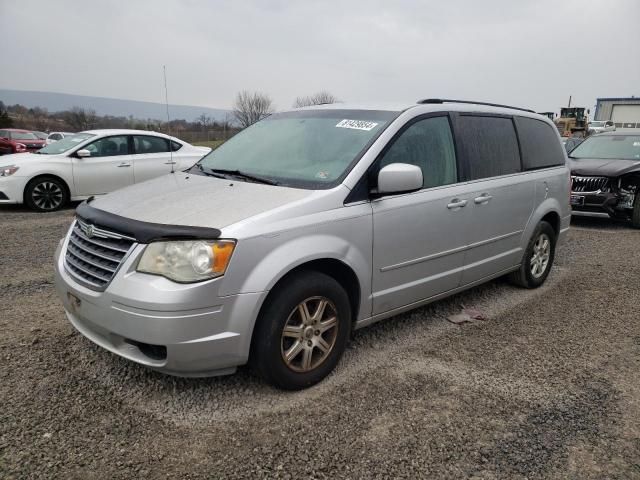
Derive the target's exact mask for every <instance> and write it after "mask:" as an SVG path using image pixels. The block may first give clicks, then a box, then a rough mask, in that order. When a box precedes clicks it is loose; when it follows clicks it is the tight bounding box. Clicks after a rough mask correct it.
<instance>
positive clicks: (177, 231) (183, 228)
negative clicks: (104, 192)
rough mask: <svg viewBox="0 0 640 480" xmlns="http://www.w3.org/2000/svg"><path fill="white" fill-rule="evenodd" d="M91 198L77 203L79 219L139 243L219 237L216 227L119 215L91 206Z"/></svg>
mask: <svg viewBox="0 0 640 480" xmlns="http://www.w3.org/2000/svg"><path fill="white" fill-rule="evenodd" d="M91 200H93V197H91V198H89V199H88V200H87V201H86V202H82V203H81V204H80V205H78V208H77V209H76V215H77V216H78V217H79V218H80V219H82V220H83V221H85V222H87V223H91V224H95V225H98V226H100V227H102V228H105V229H106V230H111V231H113V232H118V233H121V234H123V235H126V236H128V237H132V238H135V239H136V241H137V242H139V243H151V242H157V241H160V240H196V239H197V240H214V239H216V238H219V237H220V233H221V232H220V230H218V229H217V228H206V227H192V226H188V225H164V224H162V223H151V222H143V221H140V220H133V219H131V218H126V217H121V216H120V215H116V214H115V213H110V212H105V211H104V210H99V209H97V208H94V207H92V206H91V205H89V203H90V202H91Z"/></svg>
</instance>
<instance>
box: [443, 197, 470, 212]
mask: <svg viewBox="0 0 640 480" xmlns="http://www.w3.org/2000/svg"><path fill="white" fill-rule="evenodd" d="M466 204H467V201H466V200H460V199H459V198H454V199H453V200H451V202H450V203H449V204H447V208H448V209H449V210H453V209H455V208H462V207H464V206H465V205H466Z"/></svg>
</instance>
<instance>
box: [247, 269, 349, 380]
mask: <svg viewBox="0 0 640 480" xmlns="http://www.w3.org/2000/svg"><path fill="white" fill-rule="evenodd" d="M350 332H351V307H350V304H349V297H348V296H347V293H346V292H345V291H344V289H343V288H342V287H341V286H340V284H339V283H338V282H337V281H336V280H334V279H333V278H331V277H329V276H328V275H325V274H322V273H319V272H312V271H303V272H299V273H295V274H293V275H292V276H291V277H290V278H288V279H286V280H285V281H284V282H283V283H282V284H280V285H279V286H278V287H277V289H276V290H275V291H274V292H273V293H272V295H271V296H270V297H269V299H268V300H267V304H266V306H265V308H264V309H263V311H262V312H261V314H260V317H259V318H258V323H257V325H256V328H255V330H254V333H253V347H252V353H251V364H252V366H253V368H254V369H255V370H257V372H258V373H259V374H260V375H261V376H262V377H263V378H264V379H265V380H266V381H268V382H269V383H271V384H272V385H274V386H276V387H279V388H282V389H285V390H299V389H302V388H306V387H309V386H311V385H314V384H315V383H318V382H319V381H320V380H322V379H323V378H324V377H326V376H327V375H328V374H329V373H330V372H331V371H332V370H333V369H334V367H335V366H336V364H337V363H338V361H339V360H340V357H341V356H342V353H343V352H344V349H345V347H346V345H347V341H348V339H349V334H350Z"/></svg>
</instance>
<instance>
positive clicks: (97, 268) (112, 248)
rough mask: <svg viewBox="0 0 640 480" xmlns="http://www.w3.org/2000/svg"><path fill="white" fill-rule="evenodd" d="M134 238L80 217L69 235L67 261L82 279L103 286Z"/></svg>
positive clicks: (77, 277) (69, 266)
mask: <svg viewBox="0 0 640 480" xmlns="http://www.w3.org/2000/svg"><path fill="white" fill-rule="evenodd" d="M134 242H135V239H133V238H131V237H127V236H125V235H122V234H120V233H116V232H111V231H108V230H104V229H102V228H100V227H98V226H96V225H91V224H88V223H86V222H84V221H83V220H80V219H77V220H76V222H75V223H74V224H73V227H72V230H71V235H70V236H69V242H68V244H67V251H66V252H65V257H64V260H65V261H64V263H65V266H66V268H67V271H68V272H69V273H70V274H71V275H72V276H73V277H74V278H75V279H76V280H78V281H79V282H80V283H82V284H84V285H86V286H88V287H90V288H93V289H95V290H104V289H105V288H106V286H107V285H108V284H109V282H110V281H111V279H112V278H113V276H114V275H115V273H116V271H117V270H118V268H119V267H120V264H121V263H122V261H123V260H124V258H125V257H126V256H127V254H128V253H129V250H130V249H131V247H132V246H133V244H134Z"/></svg>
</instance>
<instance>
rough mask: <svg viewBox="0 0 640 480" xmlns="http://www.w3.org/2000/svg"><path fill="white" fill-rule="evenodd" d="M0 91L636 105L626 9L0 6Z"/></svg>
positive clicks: (638, 7) (633, 38)
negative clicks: (629, 99)
mask: <svg viewBox="0 0 640 480" xmlns="http://www.w3.org/2000/svg"><path fill="white" fill-rule="evenodd" d="M0 18H1V19H2V28H1V29H0V45H2V46H3V47H2V51H3V52H4V55H3V61H2V67H1V72H0V88H13V89H21V90H41V91H54V92H63V93H73V94H81V95H92V96H103V97H114V98H125V99H133V100H146V101H153V102H157V101H163V99H164V90H163V86H162V65H163V64H166V65H167V69H168V80H169V101H170V102H171V103H175V104H187V105H199V106H208V107H218V108H229V107H230V106H231V104H232V102H233V97H234V95H235V93H236V92H237V91H238V90H241V89H248V90H259V91H263V92H265V93H268V94H269V95H271V97H272V98H273V100H274V102H275V105H276V107H277V108H279V109H285V108H288V107H290V106H291V103H292V102H293V100H294V98H295V97H296V96H298V95H306V94H311V93H314V92H316V91H318V90H321V89H326V90H328V91H330V92H331V93H333V94H334V95H336V96H338V97H339V98H340V99H342V100H345V101H354V102H379V101H383V102H387V101H400V102H405V101H406V102H413V101H416V100H418V99H420V98H424V97H444V98H459V99H473V100H484V101H492V102H497V103H507V104H513V105H521V106H525V107H530V108H534V109H535V110H537V111H543V110H544V111H547V110H550V111H559V108H560V106H564V105H565V104H566V102H567V100H568V97H569V95H573V98H574V104H577V105H579V106H586V107H593V105H594V103H595V99H596V97H613V96H631V95H635V96H640V28H638V21H639V20H640V1H637V0H606V1H601V0H600V1H593V0H592V1H589V0H562V1H557V0H535V1H533V0H532V1H521V0H518V1H516V0H504V1H502V0H485V1H476V0H457V1H456V0H439V1H417V0H400V1H390V0H381V1H379V0H342V1H313V2H311V1H296V0H262V1H259V0H242V1H239V0H236V1H205V0H201V1H197V0H177V1H168V0H155V1H152V0H128V1H107V0H100V1H95V2H93V1H86V0H57V1H51V0H40V1H37V0H0Z"/></svg>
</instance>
